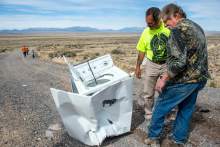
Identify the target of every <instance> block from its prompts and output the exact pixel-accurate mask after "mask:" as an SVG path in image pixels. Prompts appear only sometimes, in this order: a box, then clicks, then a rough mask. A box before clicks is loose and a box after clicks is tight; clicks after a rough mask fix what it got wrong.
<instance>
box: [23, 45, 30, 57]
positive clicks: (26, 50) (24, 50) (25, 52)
mask: <svg viewBox="0 0 220 147" xmlns="http://www.w3.org/2000/svg"><path fill="white" fill-rule="evenodd" d="M21 52H22V53H23V55H24V57H26V56H27V55H28V52H29V49H28V47H26V46H25V45H24V46H23V47H22V48H21Z"/></svg>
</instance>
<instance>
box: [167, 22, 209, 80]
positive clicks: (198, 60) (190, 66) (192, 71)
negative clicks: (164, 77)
mask: <svg viewBox="0 0 220 147" xmlns="http://www.w3.org/2000/svg"><path fill="white" fill-rule="evenodd" d="M167 54H168V59H167V67H168V69H167V72H168V74H169V76H170V77H171V80H170V82H172V83H190V82H199V81H204V80H206V79H207V78H209V73H208V53H207V43H206V37H205V34H204V31H203V30H202V28H201V27H200V26H199V25H198V24H196V23H195V22H193V21H191V20H189V19H182V20H180V21H179V22H178V23H177V25H176V27H174V28H173V29H172V30H171V35H170V38H169V40H168V50H167Z"/></svg>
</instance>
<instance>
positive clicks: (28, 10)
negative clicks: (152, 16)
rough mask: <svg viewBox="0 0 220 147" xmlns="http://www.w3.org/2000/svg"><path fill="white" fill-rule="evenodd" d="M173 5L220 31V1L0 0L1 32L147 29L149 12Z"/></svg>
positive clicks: (203, 24) (205, 27) (202, 24)
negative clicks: (145, 27) (147, 14)
mask: <svg viewBox="0 0 220 147" xmlns="http://www.w3.org/2000/svg"><path fill="white" fill-rule="evenodd" d="M171 2H174V3H176V4H178V5H180V6H182V7H183V9H184V10H185V11H186V13H187V15H188V18H190V19H192V20H194V21H195V22H197V23H199V24H200V25H201V26H202V27H203V28H204V29H205V30H218V31H220V14H219V9H220V0H176V1H175V0H0V20H1V23H0V29H1V30H2V29H24V28H30V27H52V28H55V27H56V28H64V27H71V26H90V27H96V28H99V29H120V28H123V27H144V26H146V24H145V20H144V16H145V11H146V9H147V8H149V7H152V6H156V7H159V8H162V7H163V6H164V5H166V4H168V3H171Z"/></svg>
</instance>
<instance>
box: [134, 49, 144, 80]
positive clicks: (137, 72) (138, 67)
mask: <svg viewBox="0 0 220 147" xmlns="http://www.w3.org/2000/svg"><path fill="white" fill-rule="evenodd" d="M144 57H145V53H144V52H140V51H139V52H138V59H137V64H136V69H135V75H136V77H137V78H138V79H140V78H141V64H142V62H143V60H144Z"/></svg>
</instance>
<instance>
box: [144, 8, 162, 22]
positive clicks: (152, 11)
mask: <svg viewBox="0 0 220 147" xmlns="http://www.w3.org/2000/svg"><path fill="white" fill-rule="evenodd" d="M149 15H152V16H153V19H154V21H155V22H158V21H160V18H161V17H160V9H159V8H157V7H151V8H149V9H147V11H146V16H149Z"/></svg>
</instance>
